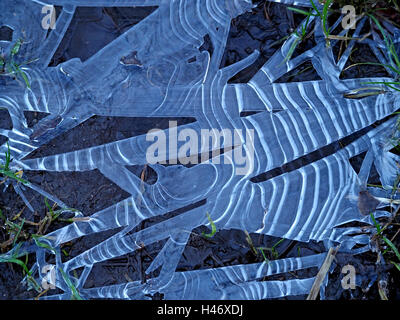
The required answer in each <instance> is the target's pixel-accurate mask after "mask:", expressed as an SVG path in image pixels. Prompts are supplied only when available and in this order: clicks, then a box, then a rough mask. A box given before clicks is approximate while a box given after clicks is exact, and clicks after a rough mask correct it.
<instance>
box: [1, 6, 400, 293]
mask: <svg viewBox="0 0 400 320" xmlns="http://www.w3.org/2000/svg"><path fill="white" fill-rule="evenodd" d="M276 2H280V3H285V4H289V5H299V6H304V7H309V6H310V5H309V1H307V0H302V1H276ZM46 4H50V5H59V6H62V11H61V14H60V15H59V16H58V18H57V21H56V23H57V27H56V29H54V30H53V31H52V32H51V33H50V34H49V36H48V37H46V35H47V30H44V29H43V28H42V27H41V21H42V18H43V14H42V10H41V9H42V7H43V5H46ZM76 6H99V7H102V6H158V9H157V10H155V11H154V12H153V13H152V14H151V15H149V16H148V17H147V18H145V19H144V20H142V21H141V22H140V23H138V24H136V25H135V26H133V27H131V28H130V29H129V30H127V31H126V32H125V33H123V34H122V35H121V36H120V37H118V38H117V39H116V40H114V41H112V42H111V43H110V44H108V45H107V46H106V47H104V48H103V49H101V50H100V51H99V52H97V53H96V54H95V55H93V56H92V57H90V58H89V59H88V60H86V61H84V62H82V61H81V60H80V59H77V58H74V59H71V60H68V61H66V62H64V63H62V64H60V65H58V66H56V67H48V64H49V62H50V60H51V58H52V56H53V54H54V52H55V50H56V48H57V47H58V45H59V44H60V42H61V40H62V39H63V37H64V35H65V32H66V30H67V28H68V26H69V24H70V22H71V20H72V17H73V14H74V11H75V9H76ZM251 8H252V4H251V1H247V0H224V1H221V0H193V1H186V0H120V1H118V0H114V1H105V0H90V1H89V0H65V1H64V0H46V1H29V0H25V1H22V0H2V1H1V3H0V21H1V24H2V25H6V26H9V27H11V28H12V30H13V41H15V40H16V39H19V38H22V39H28V40H29V41H26V43H25V44H24V46H23V47H22V49H21V50H23V56H24V59H25V60H31V59H36V58H38V57H40V59H39V60H37V61H35V62H33V63H32V64H29V65H28V66H26V67H25V68H24V71H25V72H26V74H27V75H28V78H29V82H30V85H31V88H25V87H24V86H21V84H20V83H17V82H16V81H13V82H7V84H6V85H5V84H4V83H2V85H1V86H0V103H1V105H0V107H3V108H6V109H7V110H8V112H9V114H10V116H11V120H12V125H13V127H12V129H11V130H1V131H0V134H1V135H3V136H5V137H7V138H8V141H9V144H10V149H11V152H12V156H13V158H14V159H15V161H14V162H13V164H14V166H15V168H18V169H19V168H23V169H24V170H25V171H29V170H41V171H55V172H61V171H90V170H94V169H98V170H100V172H101V173H102V174H103V175H104V176H105V177H107V178H108V179H109V180H111V181H112V182H113V183H115V184H116V185H118V186H119V187H120V188H121V189H123V190H125V191H126V192H128V193H129V194H130V195H131V196H130V197H129V198H127V199H125V200H123V201H121V202H119V203H115V204H114V205H112V206H111V207H109V208H106V209H104V210H101V211H99V212H96V213H94V214H92V215H91V216H90V219H89V220H83V221H79V220H78V221H76V222H74V223H73V224H70V225H68V226H66V227H63V228H61V229H59V230H56V231H54V232H52V233H50V234H49V235H48V239H49V240H47V242H48V244H49V246H51V247H54V248H55V249H56V250H55V253H54V252H51V251H49V250H48V249H46V248H43V247H38V246H36V245H34V244H32V243H26V244H25V245H24V246H23V247H22V248H21V249H20V252H19V254H21V255H22V254H24V253H25V252H35V253H36V256H37V262H36V264H35V266H34V268H33V270H34V271H36V274H35V275H36V277H37V279H38V283H41V281H42V277H43V275H42V274H41V273H40V272H38V271H39V270H42V268H43V267H44V266H45V265H46V264H47V262H46V260H47V259H46V254H47V255H49V254H55V256H56V264H57V268H56V269H57V270H60V268H62V270H64V271H65V272H66V273H67V274H68V275H69V276H70V278H71V279H73V281H74V283H76V288H77V289H78V291H79V294H80V295H81V296H82V297H84V298H101V297H107V298H119V299H146V298H148V295H149V294H154V293H156V292H160V293H163V294H164V296H165V298H166V299H264V298H276V297H283V296H287V295H301V294H307V293H308V292H309V290H310V288H311V286H312V284H313V281H314V277H312V278H307V279H295V280H286V281H272V280H271V281H258V280H260V279H262V278H263V277H265V276H269V275H274V274H279V273H286V272H289V271H296V270H300V269H306V268H311V267H319V266H321V264H322V262H323V260H324V257H325V254H319V255H312V256H306V257H301V258H288V259H282V260H276V261H271V262H270V263H269V264H268V263H261V264H250V265H236V266H230V267H222V268H217V269H206V270H196V271H190V272H176V267H177V264H178V262H179V260H180V257H181V254H182V252H183V250H184V248H185V245H186V243H187V241H188V238H189V235H190V232H191V231H192V230H193V229H194V228H196V227H198V226H202V225H208V224H209V221H208V220H207V216H206V212H208V213H209V214H210V216H211V218H212V220H213V221H214V223H215V225H216V227H217V229H218V230H221V229H241V230H247V231H248V232H254V233H261V234H265V235H270V236H275V237H280V238H287V239H293V240H298V241H303V242H308V241H311V240H316V241H324V243H325V245H326V248H327V249H328V248H329V247H331V246H333V245H335V244H338V243H340V244H341V250H342V251H348V252H352V253H359V252H364V251H366V250H369V235H368V234H365V233H364V234H362V232H361V230H360V228H357V227H346V228H343V227H341V228H338V227H339V226H341V225H344V224H346V223H348V222H353V221H362V222H366V223H369V224H372V221H370V217H369V216H368V215H365V216H364V215H362V214H361V213H360V210H359V207H358V203H357V199H358V196H359V194H360V192H364V191H366V190H367V191H368V192H369V194H371V195H373V196H376V197H380V198H382V197H390V194H391V190H389V189H387V190H386V189H377V188H373V187H368V186H367V180H368V176H369V174H370V170H371V167H372V165H374V166H375V167H376V169H377V171H378V173H379V175H380V179H381V181H382V183H383V185H384V186H393V184H394V183H395V180H396V177H397V174H398V167H397V165H396V163H398V162H399V160H400V159H399V157H398V156H397V155H395V154H393V153H390V152H388V151H389V150H390V149H391V148H392V146H391V144H390V143H389V142H388V141H389V140H390V138H392V137H393V135H394V134H395V132H394V131H393V128H394V127H395V122H396V119H395V118H391V119H389V120H386V121H384V122H382V123H380V124H379V125H377V126H375V127H374V128H372V127H370V126H371V125H372V124H374V123H376V122H377V121H379V120H382V119H385V118H386V117H387V116H389V115H391V114H392V113H393V112H394V111H396V108H397V107H396V106H398V103H399V94H398V93H396V92H395V91H393V92H392V91H390V89H388V88H386V87H384V86H382V85H374V87H378V88H380V90H385V91H386V92H385V93H381V94H375V95H366V96H365V97H362V98H360V99H354V98H351V95H352V92H354V90H358V89H359V88H361V87H363V86H365V82H371V81H374V82H378V81H391V79H390V78H373V79H346V80H341V79H340V77H339V76H340V74H341V71H342V70H343V68H344V66H345V64H346V62H347V59H348V57H349V54H350V52H351V49H352V48H353V46H354V45H355V43H356V41H354V40H352V41H350V43H349V46H348V49H346V51H345V52H344V53H343V55H342V56H341V57H340V59H339V60H338V61H336V60H335V57H334V54H333V50H332V48H333V47H334V45H335V43H336V41H334V40H332V41H331V46H330V47H327V46H326V42H325V38H324V35H323V34H322V31H320V30H322V28H321V27H318V25H319V24H320V23H321V22H320V21H315V24H316V28H315V39H316V43H317V44H316V46H315V47H313V48H311V49H309V50H307V51H305V52H304V53H302V54H301V55H299V56H297V57H294V58H293V59H290V60H289V61H287V62H285V57H286V56H287V54H288V52H289V50H290V47H291V44H292V42H293V41H296V35H292V36H290V37H289V38H288V39H287V40H286V41H285V42H284V43H283V45H282V47H281V48H280V49H279V50H277V52H276V53H275V54H274V55H273V56H272V58H271V59H269V60H268V61H267V62H266V63H265V65H264V66H263V67H262V68H261V69H260V70H259V72H258V73H257V74H256V75H255V76H254V77H253V78H252V79H251V80H250V81H249V82H248V83H244V84H228V80H229V79H230V78H231V77H232V76H234V75H235V74H237V73H238V72H239V71H241V70H243V69H244V68H246V67H247V66H249V65H251V64H252V63H254V62H255V60H256V59H257V57H258V55H259V53H258V52H257V51H256V52H254V53H252V54H251V55H250V56H249V57H248V58H246V59H244V60H242V61H240V62H238V63H236V64H234V65H231V66H228V67H225V68H223V69H220V63H221V58H222V55H223V53H224V49H225V44H226V41H227V37H228V33H229V28H230V24H231V20H232V19H233V18H234V17H237V16H238V15H240V14H242V13H244V12H246V11H249V10H251ZM365 23H369V22H368V21H367V20H366V19H364V20H361V21H360V22H359V23H358V24H357V30H356V31H355V34H354V35H353V37H354V38H356V37H358V36H360V37H361V36H362V35H361V29H362V27H363V25H364V24H365ZM339 26H340V20H339V21H337V23H336V24H335V25H334V26H333V28H338V29H339ZM339 34H341V33H340V32H339ZM394 34H397V39H395V40H397V41H400V38H399V32H398V30H396V31H395V32H394ZM207 35H208V36H209V37H210V39H211V41H212V44H213V48H214V50H213V53H212V55H211V56H210V54H209V53H208V52H207V51H200V50H199V48H200V47H201V45H202V44H203V42H204V37H205V36H207ZM11 44H12V42H0V46H1V48H2V49H3V51H4V52H7V50H10V46H11ZM368 45H369V46H370V47H371V49H372V51H373V52H374V53H375V54H376V55H377V58H378V59H379V61H380V62H382V63H387V62H388V53H387V51H386V50H385V46H384V43H383V41H382V40H380V39H379V38H378V37H376V40H375V41H369V42H368ZM282 61H283V62H282ZM306 61H311V63H312V65H313V67H314V68H315V70H316V71H317V73H318V75H319V77H320V78H321V79H322V80H317V81H307V82H291V83H277V82H276V80H278V79H279V78H281V77H282V76H283V75H285V74H287V73H288V72H290V71H292V70H294V69H295V68H296V67H298V66H300V65H301V64H302V63H304V62H306ZM387 71H388V73H389V74H391V70H387ZM149 75H150V76H149ZM152 75H154V76H152ZM156 75H157V76H156ZM391 75H392V76H394V75H393V74H391ZM24 111H36V112H44V113H48V114H49V116H48V117H46V118H44V119H42V120H41V121H40V122H39V123H38V124H37V125H36V126H35V127H34V128H28V125H27V122H26V119H25V116H24V113H23V112H24ZM250 111H257V112H258V113H256V114H253V115H249V116H246V117H240V113H241V112H250ZM93 115H104V116H125V117H193V118H195V119H196V120H197V121H196V122H194V123H190V124H187V125H184V126H180V127H179V129H192V130H193V131H194V132H196V133H197V134H199V135H200V133H201V130H202V129H213V128H214V129H219V130H222V129H231V130H235V129H236V130H239V129H240V130H243V132H245V131H246V130H249V129H252V130H254V140H251V141H249V140H248V139H247V140H246V139H244V138H243V139H242V142H243V143H242V147H243V150H244V152H246V150H247V151H248V150H249V149H248V148H246V144H249V143H252V144H253V145H254V165H253V166H252V167H251V170H250V169H249V170H248V171H246V172H245V174H244V175H243V174H242V175H236V174H235V169H236V164H235V162H234V161H231V162H230V163H228V164H227V163H224V162H222V161H221V163H220V164H216V163H213V162H212V161H210V162H208V163H200V164H197V165H194V166H183V165H180V164H177V165H170V166H163V165H160V164H155V165H150V166H151V168H152V169H153V170H154V171H155V172H156V173H157V181H156V183H154V184H152V185H150V184H147V183H143V181H141V179H140V178H138V177H137V176H136V175H134V174H133V173H132V172H131V171H130V170H128V168H127V167H128V166H132V165H145V164H146V163H147V161H146V150H147V149H148V148H149V146H150V145H151V144H152V142H151V141H147V140H146V135H140V136H135V137H131V138H127V139H123V140H118V141H115V142H112V143H108V144H104V145H99V146H95V147H91V148H86V149H82V150H77V151H73V152H66V153H61V154H57V155H52V156H47V157H42V158H36V159H29V160H23V159H24V158H25V157H26V156H27V155H29V154H30V153H31V152H32V151H34V150H35V149H37V148H39V147H40V146H42V145H44V144H46V143H47V142H49V141H50V140H51V139H52V138H54V137H55V136H57V135H60V134H61V133H64V132H67V131H68V130H70V129H72V128H73V127H75V126H77V125H78V124H80V123H82V122H84V121H85V120H87V119H88V118H90V117H91V116H93ZM354 133H362V134H361V135H360V137H359V138H356V139H350V142H349V143H348V144H347V145H345V146H344V147H343V148H337V143H338V141H342V139H345V138H346V137H352V136H354V135H353V134H354ZM164 134H165V136H166V137H167V138H168V137H169V134H170V132H169V131H168V130H165V131H164ZM224 147H237V146H233V145H227V143H225V145H224ZM247 147H249V145H247ZM6 150H7V147H6V145H5V144H4V145H2V146H1V148H0V153H1V154H2V155H4V154H5V152H6ZM170 151H171V150H167V151H166V152H167V154H166V158H167V159H168V160H171V159H172V155H170ZM201 151H202V152H203V151H206V152H209V151H212V149H211V146H210V149H208V150H201ZM173 152H176V150H173ZM363 152H367V153H366V156H365V158H364V160H363V163H362V166H361V169H360V172H359V173H356V172H355V171H354V169H353V168H352V166H351V164H350V161H349V159H350V158H352V157H355V156H357V155H359V154H361V153H363ZM299 159H303V160H304V161H303V162H300V161H299ZM285 166H286V168H289V169H288V170H284V171H283V173H278V174H276V173H273V171H274V169H277V168H282V167H285ZM25 187H27V188H32V189H34V190H35V191H37V192H40V193H42V194H43V195H45V196H46V197H48V198H50V199H52V200H53V201H55V202H57V203H58V204H60V205H61V206H63V207H68V203H67V204H63V203H62V202H61V201H59V200H58V199H56V198H55V197H52V196H51V195H49V194H47V193H46V192H45V191H44V190H41V189H40V188H38V187H37V186H35V185H33V184H28V185H27V186H25ZM17 188H18V187H17ZM17 191H19V193H20V194H21V195H23V190H22V188H20V189H19V190H17ZM203 199H206V202H205V203H204V204H202V205H201V206H198V207H196V208H195V209H192V210H188V211H186V212H184V213H182V214H180V215H178V216H175V217H173V218H170V219H167V220H164V221H162V222H160V223H158V224H154V225H152V226H150V227H148V228H146V229H144V230H141V231H137V232H134V228H135V227H136V226H137V225H138V224H139V223H140V222H142V221H144V220H146V219H148V218H150V217H155V216H162V215H164V214H166V213H168V212H171V211H173V210H176V209H180V208H183V207H186V206H188V205H191V204H193V203H195V202H198V201H200V200H203ZM386 205H387V204H382V205H380V206H379V205H378V207H377V209H376V210H375V216H376V217H379V216H383V215H388V214H389V213H388V212H386V211H383V210H380V209H381V207H383V206H386ZM372 209H373V210H374V209H375V208H372ZM121 227H122V231H120V232H118V233H116V234H115V235H113V236H112V237H110V238H109V239H106V240H105V241H102V242H100V243H99V244H97V245H95V246H93V247H92V248H89V249H88V250H86V251H84V252H83V253H81V254H79V255H77V256H75V257H73V258H71V259H70V260H68V261H66V262H62V259H61V255H60V245H61V244H63V243H66V242H69V241H71V240H74V239H77V238H79V237H83V236H87V235H90V234H93V233H99V232H102V231H106V230H112V229H118V228H121ZM354 234H357V235H354ZM164 239H167V241H166V243H165V245H164V247H163V249H162V250H161V251H160V252H159V254H158V255H157V257H156V258H155V259H154V261H153V262H152V264H151V266H150V267H149V269H148V270H147V271H146V272H147V273H150V272H151V271H153V270H156V269H158V268H160V274H159V276H158V277H157V278H153V279H150V280H148V281H147V283H145V284H142V283H140V282H129V283H126V284H120V285H114V286H109V287H101V288H92V289H84V284H85V281H86V279H87V277H88V275H89V273H90V271H91V270H92V268H93V266H94V265H95V264H96V263H99V262H101V261H105V260H109V259H112V258H115V257H118V256H122V255H125V254H127V253H130V252H133V251H134V250H137V249H139V248H141V246H143V245H149V244H152V243H154V242H157V241H160V240H164ZM82 267H83V272H82V273H81V274H80V276H79V277H78V278H76V277H75V276H74V274H73V273H72V271H73V270H76V269H78V268H82ZM56 279H57V280H56V286H57V287H58V288H60V289H61V290H63V291H64V292H65V293H64V294H59V295H53V296H50V297H47V298H46V299H64V298H69V296H70V287H68V285H67V284H66V282H65V281H63V277H62V276H61V274H60V273H59V271H57V277H56ZM322 293H323V291H322Z"/></svg>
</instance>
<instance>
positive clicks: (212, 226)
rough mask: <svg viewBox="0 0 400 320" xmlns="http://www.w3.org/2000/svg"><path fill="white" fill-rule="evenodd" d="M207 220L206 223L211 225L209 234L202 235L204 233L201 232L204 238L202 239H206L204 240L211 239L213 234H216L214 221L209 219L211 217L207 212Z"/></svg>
mask: <svg viewBox="0 0 400 320" xmlns="http://www.w3.org/2000/svg"><path fill="white" fill-rule="evenodd" d="M207 219H208V221H209V222H210V224H211V233H204V232H202V233H201V234H202V235H203V236H204V237H206V238H212V237H213V236H214V235H215V233H216V232H217V227H216V226H215V223H214V221H213V220H212V219H211V216H210V214H209V213H208V212H207Z"/></svg>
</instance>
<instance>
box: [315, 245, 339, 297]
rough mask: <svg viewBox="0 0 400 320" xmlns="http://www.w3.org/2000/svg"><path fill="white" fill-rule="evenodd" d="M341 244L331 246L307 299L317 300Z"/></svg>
mask: <svg viewBox="0 0 400 320" xmlns="http://www.w3.org/2000/svg"><path fill="white" fill-rule="evenodd" d="M339 247H340V245H339V246H338V247H337V248H330V249H329V251H328V254H327V255H326V258H325V261H324V263H323V264H322V266H321V269H319V271H318V274H317V276H316V277H315V281H314V283H313V285H312V287H311V290H310V294H309V295H308V297H307V300H316V299H317V297H318V294H319V290H320V288H321V284H322V281H324V279H325V276H326V274H327V273H328V271H329V268H330V267H331V265H332V262H333V259H334V258H335V256H336V253H337V252H338V250H339Z"/></svg>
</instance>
